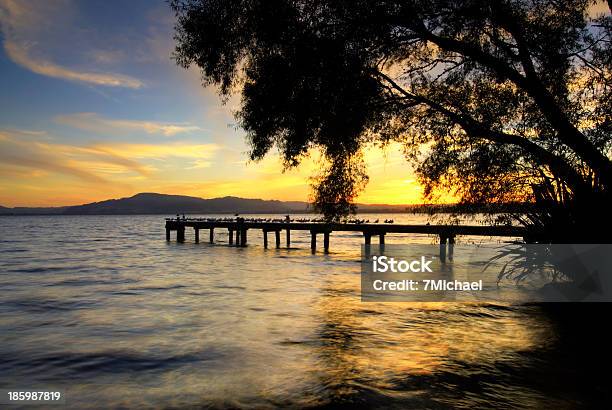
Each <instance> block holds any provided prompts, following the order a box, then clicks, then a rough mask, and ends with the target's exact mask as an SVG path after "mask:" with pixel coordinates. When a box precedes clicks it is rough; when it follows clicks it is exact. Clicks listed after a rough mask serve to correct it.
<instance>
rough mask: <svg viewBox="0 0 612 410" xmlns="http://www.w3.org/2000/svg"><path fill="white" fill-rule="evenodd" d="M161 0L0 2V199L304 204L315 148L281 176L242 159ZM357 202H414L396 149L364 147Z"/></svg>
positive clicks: (225, 113)
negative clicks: (366, 174)
mask: <svg viewBox="0 0 612 410" xmlns="http://www.w3.org/2000/svg"><path fill="white" fill-rule="evenodd" d="M173 25H174V15H173V13H172V11H171V10H170V8H169V6H168V4H167V3H166V2H165V1H152V0H149V1H141V0H130V1H99V0H88V1H74V0H30V1H27V2H26V1H17V0H0V39H1V41H2V47H1V48H0V89H2V94H1V97H0V204H1V205H4V206H47V205H66V204H78V203H83V202H90V201H97V200H104V199H108V198H116V197H123V196H130V195H133V194H135V193H138V192H163V193H174V194H185V195H194V196H201V197H217V196H224V195H236V196H243V197H259V198H266V199H282V200H306V199H307V198H308V193H309V186H308V178H309V177H310V176H311V175H312V174H313V172H314V171H315V170H316V169H317V163H316V161H317V159H316V153H315V154H314V155H313V158H311V159H309V160H307V161H306V162H305V163H304V165H303V166H301V167H299V168H298V169H295V170H290V171H287V172H282V171H283V170H282V167H281V165H280V163H279V161H278V157H277V156H276V155H275V154H272V155H270V156H269V157H267V158H266V159H264V160H263V161H262V162H259V163H250V162H249V161H247V155H246V152H247V151H248V146H247V145H246V144H245V141H244V135H243V133H242V132H241V131H240V130H239V129H236V127H235V125H236V124H235V120H234V118H233V117H232V111H233V110H234V109H235V108H236V104H237V101H238V99H237V98H234V99H232V100H230V101H229V102H228V103H227V104H226V105H223V104H221V103H220V100H219V98H218V96H217V95H216V92H215V90H214V89H211V88H205V87H202V86H201V81H200V78H199V74H198V71H197V69H195V68H192V69H189V70H184V69H182V68H180V67H178V66H176V65H175V63H174V61H172V59H171V52H172V49H173V47H174V42H173V39H172V34H173ZM367 156H368V162H369V163H370V165H371V166H370V176H371V182H370V184H369V186H368V189H367V190H366V192H365V193H364V195H362V197H361V198H360V199H361V200H362V201H363V202H387V203H412V202H418V201H419V200H420V197H419V195H420V192H421V191H420V187H419V186H418V184H416V182H415V181H414V177H413V176H412V172H411V170H410V168H409V167H408V165H407V164H406V162H405V161H404V160H403V158H402V156H401V154H400V153H399V150H395V149H392V150H387V151H386V152H378V151H370V152H368V155H367Z"/></svg>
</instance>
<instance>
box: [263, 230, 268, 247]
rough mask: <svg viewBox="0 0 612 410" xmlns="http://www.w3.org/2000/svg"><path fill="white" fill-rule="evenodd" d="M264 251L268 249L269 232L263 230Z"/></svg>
mask: <svg viewBox="0 0 612 410" xmlns="http://www.w3.org/2000/svg"><path fill="white" fill-rule="evenodd" d="M263 239H264V249H268V231H267V230H265V229H264V230H263Z"/></svg>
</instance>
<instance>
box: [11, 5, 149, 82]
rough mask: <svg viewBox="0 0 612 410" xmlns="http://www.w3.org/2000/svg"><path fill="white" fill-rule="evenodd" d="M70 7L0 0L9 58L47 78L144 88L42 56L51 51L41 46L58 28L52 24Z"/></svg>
mask: <svg viewBox="0 0 612 410" xmlns="http://www.w3.org/2000/svg"><path fill="white" fill-rule="evenodd" d="M70 6H71V5H70V4H69V2H68V1H66V0H59V1H57V0H56V1H48V2H39V3H36V4H35V5H33V3H29V2H28V3H26V2H18V1H15V0H0V28H1V30H2V34H3V36H4V50H5V51H6V55H7V56H8V57H9V58H10V59H11V60H12V61H13V62H14V63H16V64H19V65H20V66H22V67H24V68H27V69H28V70H30V71H32V72H34V73H37V74H40V75H44V76H48V77H53V78H60V79H64V80H68V81H74V82H81V83H86V84H93V85H100V86H106V87H125V88H141V87H143V86H144V84H143V82H142V81H140V80H139V79H137V78H134V77H131V76H128V75H123V74H116V73H106V72H95V71H92V70H78V69H75V68H69V67H66V66H63V65H60V64H57V63H55V62H53V61H51V60H50V59H49V58H48V57H44V56H43V55H42V53H41V52H40V50H48V49H49V47H47V46H46V45H45V44H41V43H44V42H45V40H46V34H48V32H49V31H53V29H55V28H56V27H54V26H53V23H54V22H55V23H57V20H56V19H55V18H56V17H57V14H58V13H60V12H62V13H65V14H69V13H68V12H67V10H68V9H69V7H70ZM61 18H62V17H61V16H60V17H57V19H61ZM64 18H65V17H64ZM58 25H59V26H60V27H61V26H62V24H58ZM64 25H65V23H64ZM49 37H52V36H51V35H49ZM71 40H72V39H71Z"/></svg>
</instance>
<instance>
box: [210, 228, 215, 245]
mask: <svg viewBox="0 0 612 410" xmlns="http://www.w3.org/2000/svg"><path fill="white" fill-rule="evenodd" d="M214 241H215V228H210V239H209V242H210V243H213V242H214Z"/></svg>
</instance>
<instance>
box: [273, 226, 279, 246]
mask: <svg viewBox="0 0 612 410" xmlns="http://www.w3.org/2000/svg"><path fill="white" fill-rule="evenodd" d="M274 237H275V239H276V249H278V248H280V230H276V231H274Z"/></svg>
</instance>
